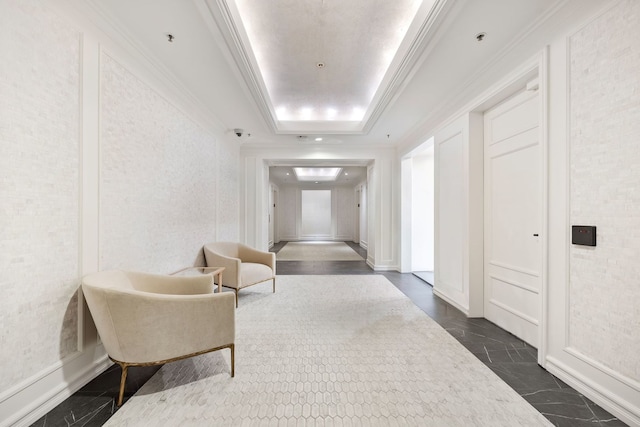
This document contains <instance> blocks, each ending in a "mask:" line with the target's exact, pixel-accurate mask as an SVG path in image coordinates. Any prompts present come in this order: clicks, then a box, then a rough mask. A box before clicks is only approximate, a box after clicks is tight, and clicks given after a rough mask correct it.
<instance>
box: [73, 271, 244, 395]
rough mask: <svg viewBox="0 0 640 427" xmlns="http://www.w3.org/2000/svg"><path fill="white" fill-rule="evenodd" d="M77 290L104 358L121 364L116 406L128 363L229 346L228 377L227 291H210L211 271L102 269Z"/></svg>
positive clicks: (230, 323) (230, 321)
mask: <svg viewBox="0 0 640 427" xmlns="http://www.w3.org/2000/svg"><path fill="white" fill-rule="evenodd" d="M82 291H83V294H84V296H85V299H86V301H87V304H88V306H89V310H90V311H91V316H92V317H93V320H94V321H95V324H96V327H97V329H98V333H99V334H100V338H101V339H102V342H103V344H104V347H105V349H106V350H107V353H108V354H109V357H110V358H111V360H113V361H114V362H115V363H117V364H118V365H120V367H121V368H122V376H121V380H120V394H119V396H118V406H120V405H122V399H123V396H124V386H125V382H126V379H127V368H129V367H130V366H151V365H158V364H164V363H168V362H173V361H175V360H180V359H184V358H187V357H192V356H197V355H200V354H203V353H208V352H210V351H215V350H221V349H223V348H229V349H230V350H231V376H232V377H233V376H234V374H235V369H234V368H235V357H234V341H235V307H234V304H233V295H231V294H230V293H213V278H212V276H211V275H201V276H190V277H181V276H163V275H155V274H146V273H136V272H128V271H103V272H99V273H94V274H89V275H87V276H85V277H84V278H83V279H82Z"/></svg>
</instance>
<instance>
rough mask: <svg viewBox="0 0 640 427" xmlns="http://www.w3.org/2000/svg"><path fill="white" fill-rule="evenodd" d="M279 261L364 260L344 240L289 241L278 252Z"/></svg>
mask: <svg viewBox="0 0 640 427" xmlns="http://www.w3.org/2000/svg"><path fill="white" fill-rule="evenodd" d="M276 259H277V260H278V261H362V260H363V258H362V257H361V256H360V255H358V253H357V252H356V251H354V250H353V249H351V248H350V247H349V245H347V244H346V243H344V242H324V241H314V242H288V243H287V244H286V245H284V247H283V248H282V249H280V250H279V251H278V253H277V254H276Z"/></svg>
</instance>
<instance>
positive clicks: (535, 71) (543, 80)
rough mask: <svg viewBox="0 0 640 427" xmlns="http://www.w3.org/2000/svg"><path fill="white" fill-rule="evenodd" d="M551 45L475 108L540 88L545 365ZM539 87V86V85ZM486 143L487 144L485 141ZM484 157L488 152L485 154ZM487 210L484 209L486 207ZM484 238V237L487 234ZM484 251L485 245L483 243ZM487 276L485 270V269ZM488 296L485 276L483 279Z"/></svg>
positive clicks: (541, 356)
mask: <svg viewBox="0 0 640 427" xmlns="http://www.w3.org/2000/svg"><path fill="white" fill-rule="evenodd" d="M548 73H549V47H548V46H546V47H545V48H544V49H543V50H542V51H541V52H540V53H539V54H538V55H536V56H535V57H534V58H533V59H532V60H530V61H529V62H528V63H526V64H524V65H523V66H522V67H521V68H520V69H519V70H516V71H515V72H513V73H512V74H511V75H510V76H508V77H507V78H505V79H504V80H503V81H502V82H501V83H500V84H498V85H497V86H496V87H495V88H493V89H492V90H489V91H487V92H486V93H485V94H484V95H483V96H481V97H479V100H480V101H479V102H478V103H476V107H475V108H471V110H472V111H474V112H478V113H482V114H483V115H484V113H485V112H486V111H488V110H490V109H492V108H493V107H495V106H497V105H499V104H500V103H502V102H503V101H504V100H506V99H507V98H509V97H510V96H512V95H514V94H515V93H517V92H518V91H519V90H522V88H526V89H527V90H533V89H537V91H538V96H539V97H540V98H539V110H538V115H539V117H538V123H539V126H538V132H539V138H540V159H539V162H540V178H539V179H540V182H539V184H540V188H541V195H540V198H541V206H540V210H541V216H542V217H541V224H540V225H541V227H540V245H541V254H540V256H541V268H540V279H541V283H540V296H539V298H540V311H539V315H538V317H539V325H538V364H539V365H540V366H542V367H545V365H546V356H547V348H548V335H549V333H548V329H547V325H548V311H549V309H548V307H549V302H548V299H547V297H548V294H549V292H548V286H549V283H548V252H549V249H548V231H549V189H548V182H549V162H548V152H549V137H548V135H549V131H548V129H549V77H548ZM536 87H537V88H536ZM483 145H484V144H483ZM483 159H484V154H483ZM483 210H484V209H483ZM483 240H484V237H483ZM482 250H483V253H484V245H483V248H482ZM483 276H484V272H483ZM482 284H483V290H482V295H483V297H484V279H483V280H482Z"/></svg>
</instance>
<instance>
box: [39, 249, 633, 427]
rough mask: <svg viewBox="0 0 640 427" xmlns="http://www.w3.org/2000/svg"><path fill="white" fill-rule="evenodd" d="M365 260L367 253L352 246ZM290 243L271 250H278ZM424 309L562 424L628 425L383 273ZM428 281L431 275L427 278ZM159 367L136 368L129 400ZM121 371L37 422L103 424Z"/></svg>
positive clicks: (285, 266) (315, 264)
mask: <svg viewBox="0 0 640 427" xmlns="http://www.w3.org/2000/svg"><path fill="white" fill-rule="evenodd" d="M347 243H348V244H349V245H350V246H351V247H352V248H353V249H354V250H356V251H357V252H358V253H359V254H360V255H362V256H363V258H365V259H366V251H365V250H363V249H362V248H360V247H359V246H358V245H356V244H355V243H351V242H347ZM285 244H286V242H281V243H279V244H276V245H275V246H274V247H273V248H272V249H271V250H272V251H273V252H278V251H279V250H280V249H281V248H282V247H283V246H284V245H285ZM276 269H277V274H278V275H287V274H312V275H313V274H374V272H373V271H372V270H371V268H370V267H369V266H368V265H367V264H366V262H365V261H278V263H277V266H276ZM378 274H383V275H384V276H385V277H386V278H387V279H389V281H391V282H392V283H393V284H394V285H395V286H396V287H397V288H398V289H400V290H401V291H402V292H403V293H404V294H405V295H407V296H408V297H409V298H410V299H411V300H412V301H413V302H414V303H415V304H416V305H417V306H418V307H420V309H422V310H423V311H424V312H425V313H427V314H428V315H429V316H430V317H431V318H433V319H434V320H435V321H436V322H438V323H439V324H440V325H441V326H442V327H443V328H445V329H446V330H447V331H448V332H449V333H450V334H451V335H453V336H454V337H455V338H456V339H457V340H458V341H459V342H460V343H461V344H462V345H464V346H465V347H466V348H467V349H468V350H469V351H470V352H472V353H473V354H474V355H475V356H476V357H478V358H479V359H480V360H482V361H483V362H484V363H485V364H486V365H487V366H488V367H489V368H491V369H492V370H493V371H494V372H495V373H496V374H497V375H498V376H499V377H500V378H502V380H504V381H505V382H506V383H507V384H509V386H511V387H512V388H513V389H514V390H516V391H517V392H518V393H519V394H520V395H521V396H522V397H523V398H524V399H526V400H527V401H528V402H529V403H531V405H533V406H534V407H535V408H536V409H537V410H538V411H540V412H541V413H542V414H543V415H545V416H546V417H547V418H548V419H549V420H550V421H551V423H553V424H554V425H556V426H566V427H574V426H575V427H581V426H594V427H600V426H602V427H604V426H616V427H617V426H625V425H626V424H625V423H623V422H622V421H620V420H618V419H617V418H615V417H614V416H612V415H611V414H609V413H608V412H606V411H605V410H603V409H602V408H600V407H599V406H598V405H596V404H595V403H593V402H591V401H590V400H589V399H587V398H586V397H584V396H582V395H581V394H580V393H578V392H577V391H575V390H573V389H572V388H571V387H569V386H568V385H567V384H565V383H563V382H562V381H560V380H559V379H557V378H556V377H554V376H553V375H551V374H549V373H548V372H547V371H545V370H544V369H542V368H541V367H540V366H539V365H538V364H537V351H536V349H535V348H533V347H531V346H529V345H528V344H526V343H524V342H523V341H521V340H519V339H518V338H517V337H515V336H513V335H511V334H510V333H508V332H506V331H504V330H503V329H500V328H499V327H497V326H496V325H494V324H492V323H491V322H488V321H487V320H484V319H468V318H466V317H465V316H464V315H463V314H462V313H461V312H459V311H458V310H457V309H455V308H454V307H452V306H451V305H449V304H447V303H446V302H444V301H442V300H441V299H439V298H437V297H435V296H434V295H433V292H432V289H431V286H430V285H429V284H428V283H427V282H425V281H423V280H422V279H420V278H419V277H418V276H416V275H413V274H401V273H396V272H382V273H378ZM427 277H428V276H427ZM158 369H159V367H154V368H131V369H130V370H129V377H128V379H127V388H126V392H125V402H126V400H127V399H128V398H130V397H131V396H132V395H133V394H134V393H135V392H136V391H137V390H138V389H139V388H140V387H141V386H142V384H144V383H145V382H146V381H147V380H148V379H149V378H150V377H151V376H152V375H153V374H154V373H155V372H156V371H157V370H158ZM119 381H120V368H119V367H117V366H112V367H111V368H109V369H108V370H107V371H105V372H104V373H103V374H101V375H100V376H98V377H97V378H96V379H94V380H93V381H91V382H90V383H89V384H87V385H86V386H85V387H83V388H82V389H80V390H79V391H78V392H76V393H75V394H73V396H71V397H69V398H68V399H67V400H65V401H64V402H63V403H61V404H60V405H58V406H57V407H56V408H54V409H53V410H52V411H51V412H49V413H48V414H47V415H45V416H44V417H42V418H41V419H39V420H38V421H37V422H35V423H34V424H33V426H36V427H50V426H63V427H66V426H74V427H75V426H78V427H80V426H88V427H89V426H90V427H93V426H102V425H103V424H104V423H105V422H106V421H107V420H108V419H109V417H110V416H111V415H112V414H113V413H114V412H115V411H116V410H117V408H116V406H115V399H116V397H117V394H118V385H119Z"/></svg>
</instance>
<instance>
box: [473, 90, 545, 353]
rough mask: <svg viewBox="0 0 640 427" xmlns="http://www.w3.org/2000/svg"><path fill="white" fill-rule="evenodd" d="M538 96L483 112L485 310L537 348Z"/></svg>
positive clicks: (530, 94)
mask: <svg viewBox="0 0 640 427" xmlns="http://www.w3.org/2000/svg"><path fill="white" fill-rule="evenodd" d="M538 103H539V96H538V93H537V91H525V92H523V93H520V94H518V95H516V96H514V97H513V98H510V99H508V100H507V101H505V102H503V103H502V104H500V105H498V106H496V107H494V108H493V109H491V110H489V111H487V112H486V113H485V115H484V153H485V154H484V158H485V160H484V176H485V180H484V181H485V182H484V197H485V206H484V215H485V218H484V222H485V226H484V241H485V243H484V313H485V317H486V318H487V319H488V320H490V321H492V322H493V323H495V324H497V325H499V326H500V327H502V328H504V329H506V330H507V331H509V332H511V333H513V334H514V335H516V336H518V337H519V338H521V339H522V340H524V341H526V342H527V343H529V344H531V345H533V346H534V347H538V322H539V317H540V316H539V313H540V306H541V294H540V291H541V285H542V275H541V270H542V245H541V240H540V233H541V226H542V222H541V218H542V206H543V204H542V188H541V180H540V177H541V165H542V162H541V157H540V154H541V144H540V132H539V111H540V110H539V104H538Z"/></svg>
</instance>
